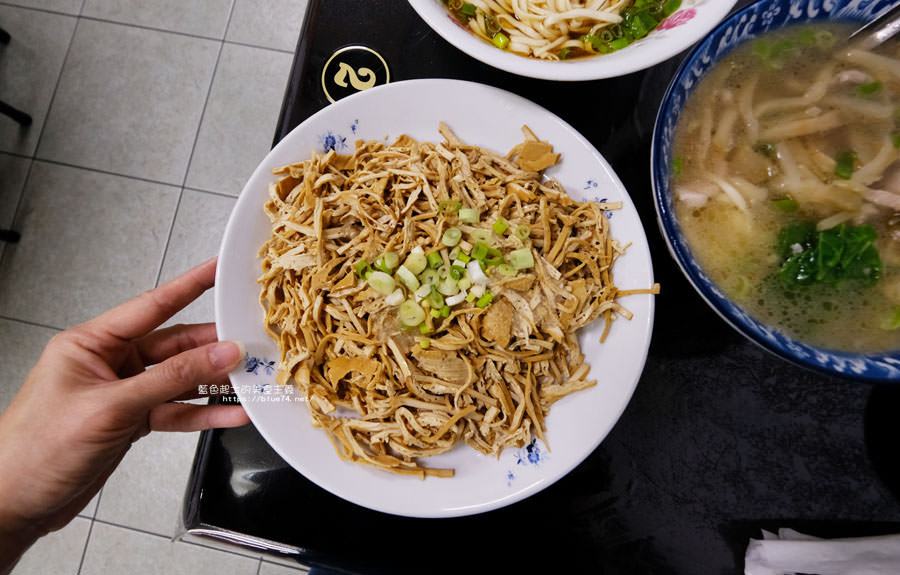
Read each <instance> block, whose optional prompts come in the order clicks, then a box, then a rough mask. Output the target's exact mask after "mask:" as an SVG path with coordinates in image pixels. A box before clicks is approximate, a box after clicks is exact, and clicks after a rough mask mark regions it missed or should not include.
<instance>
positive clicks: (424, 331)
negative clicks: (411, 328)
mask: <svg viewBox="0 0 900 575" xmlns="http://www.w3.org/2000/svg"><path fill="white" fill-rule="evenodd" d="M432 331H434V330H432V329H431V328H430V327H428V324H427V323H420V324H419V333H421V334H422V335H428V334H429V333H431V332H432Z"/></svg>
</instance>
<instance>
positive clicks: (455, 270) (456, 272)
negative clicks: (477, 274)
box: [450, 266, 466, 281]
mask: <svg viewBox="0 0 900 575" xmlns="http://www.w3.org/2000/svg"><path fill="white" fill-rule="evenodd" d="M465 273H466V268H462V267H459V266H450V277H451V278H452V279H454V280H457V281H459V280H461V279H462V277H463V274H465Z"/></svg>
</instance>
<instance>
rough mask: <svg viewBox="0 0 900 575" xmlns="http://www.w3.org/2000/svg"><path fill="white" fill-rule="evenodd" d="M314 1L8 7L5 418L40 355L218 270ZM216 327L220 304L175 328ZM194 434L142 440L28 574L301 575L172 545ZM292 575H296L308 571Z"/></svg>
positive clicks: (2, 289) (1, 65)
mask: <svg viewBox="0 0 900 575" xmlns="http://www.w3.org/2000/svg"><path fill="white" fill-rule="evenodd" d="M305 8H306V0H153V1H150V2H148V1H145V0H0V27H2V28H4V29H5V30H7V31H8V32H9V33H10V34H11V35H12V42H11V43H10V44H9V45H7V46H0V100H3V101H6V102H8V103H10V104H12V105H14V106H16V107H19V108H22V109H24V110H26V111H27V112H29V113H30V114H31V115H32V116H33V117H34V123H33V125H32V126H31V127H29V128H28V129H20V128H19V127H18V126H17V125H16V124H15V123H13V122H12V121H11V120H8V119H7V118H5V117H2V116H0V228H5V227H14V228H15V229H17V230H19V231H20V232H21V233H22V240H21V243H19V244H17V245H0V361H2V362H3V365H4V366H5V368H6V370H5V373H7V377H6V378H5V379H4V380H2V381H0V410H2V409H4V408H5V407H6V406H7V405H8V404H9V401H10V400H11V398H12V396H13V395H14V394H15V392H16V390H17V388H18V386H19V385H20V384H21V382H22V381H23V379H24V378H25V375H26V374H27V373H28V371H29V369H30V368H31V366H32V365H33V364H34V362H35V361H36V360H37V357H38V355H39V354H40V351H41V349H42V348H43V346H44V345H45V343H46V342H47V340H49V339H50V337H52V336H53V334H54V333H56V332H58V331H59V330H61V329H65V328H66V327H68V326H70V325H73V324H74V323H77V322H80V321H83V320H85V319H87V318H89V317H92V316H94V315H96V314H97V313H99V312H101V311H103V310H105V309H107V308H109V307H111V306H113V305H115V304H117V303H120V302H122V301H124V300H127V299H130V298H131V297H133V296H134V295H137V294H138V293H140V292H141V291H143V290H146V289H149V288H151V287H153V286H154V285H156V284H158V283H159V282H162V281H165V280H167V279H170V278H172V277H174V276H175V275H177V274H179V273H180V272H182V271H184V270H186V269H187V268H189V267H191V266H192V265H194V264H196V263H200V262H201V261H203V260H205V259H207V258H208V257H210V256H212V255H214V254H215V253H216V252H217V250H218V245H219V241H220V238H221V235H222V232H223V230H224V227H225V223H226V221H227V219H228V216H229V213H230V211H231V208H232V206H233V205H234V202H235V199H236V197H237V195H238V194H239V193H240V190H241V188H242V186H243V183H244V180H245V179H246V178H247V177H248V176H249V175H250V173H251V171H252V170H253V168H254V167H255V165H256V164H257V163H258V162H259V160H260V159H262V157H263V156H264V155H265V153H266V152H267V150H268V148H269V146H270V144H271V140H272V135H273V133H274V129H275V122H276V120H277V117H278V110H279V107H280V104H281V98H282V96H283V93H284V87H285V83H286V80H287V77H288V73H289V70H290V65H291V61H292V55H293V50H294V46H295V44H296V42H297V35H298V32H299V29H300V25H301V22H302V18H303V14H304V11H305ZM212 319H213V312H212V298H211V294H207V295H205V296H204V297H203V298H201V299H200V300H198V301H197V302H196V303H195V304H193V305H192V306H190V307H189V308H188V309H186V310H184V311H183V312H181V313H180V314H179V315H178V316H176V318H174V320H173V322H198V321H211V320H212ZM196 441H197V435H196V434H151V435H150V436H148V437H146V438H144V439H142V440H141V441H140V442H138V443H137V444H136V445H135V446H134V447H133V448H132V450H131V451H130V452H129V453H128V455H127V456H126V458H125V460H124V461H123V462H122V464H121V466H120V467H119V469H118V470H117V471H116V472H115V474H114V475H113V476H112V477H111V478H110V480H109V482H108V483H107V484H106V486H105V487H104V489H103V490H102V491H101V493H100V494H99V496H98V497H97V498H95V499H94V501H92V502H91V503H90V504H89V505H88V507H87V508H86V509H85V510H84V511H83V512H82V514H81V515H80V516H79V517H78V518H77V519H76V520H75V521H74V522H73V523H71V524H70V525H69V526H67V527H66V528H64V529H62V530H61V531H59V532H57V533H54V534H52V535H51V536H48V537H46V538H44V539H42V540H41V541H40V542H38V544H37V545H36V546H35V547H34V548H33V549H32V550H31V551H29V552H28V554H26V556H25V557H24V558H23V559H22V561H21V562H20V564H19V565H18V567H17V568H16V569H15V571H14V573H15V574H16V575H25V574H31V573H34V574H41V575H45V574H55V573H71V574H75V573H84V574H86V575H93V574H105V573H116V574H118V573H130V574H132V575H143V574H150V573H154V574H155V573H166V574H178V573H185V574H191V575H194V574H203V573H240V574H243V573H246V574H253V573H259V574H281V573H297V572H298V571H297V570H295V569H294V568H292V566H291V563H290V562H288V561H285V560H281V559H277V558H274V557H269V556H266V557H262V556H260V555H259V553H254V552H253V551H250V550H245V549H241V548H228V547H227V546H223V545H219V544H212V543H210V544H204V543H202V542H199V543H198V542H196V541H193V542H185V541H177V542H173V537H175V536H176V535H177V534H178V533H177V518H178V514H179V511H180V507H181V498H182V496H183V493H184V488H185V483H186V480H187V475H188V472H189V467H190V463H191V459H192V457H193V454H194V449H195V446H196ZM293 567H297V566H296V565H293Z"/></svg>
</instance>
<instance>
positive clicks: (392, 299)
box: [384, 288, 403, 305]
mask: <svg viewBox="0 0 900 575" xmlns="http://www.w3.org/2000/svg"><path fill="white" fill-rule="evenodd" d="M402 302H403V288H397V289H395V290H394V291H392V292H391V295H389V296H387V297H386V298H384V303H386V304H388V305H400V304H401V303H402Z"/></svg>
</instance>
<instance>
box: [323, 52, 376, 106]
mask: <svg viewBox="0 0 900 575" xmlns="http://www.w3.org/2000/svg"><path fill="white" fill-rule="evenodd" d="M390 81H391V73H390V70H389V69H388V65H387V62H386V61H385V60H384V58H382V56H381V54H379V53H378V52H376V51H375V50H372V49H371V48H368V47H366V46H345V47H343V48H341V49H340V50H338V51H336V52H335V53H334V54H332V55H331V57H330V58H329V59H328V61H327V62H325V66H324V67H323V68H322V91H323V92H325V97H326V98H328V101H329V102H336V101H338V100H340V99H341V98H344V97H347V96H349V95H350V94H355V93H356V92H361V91H363V90H368V89H370V88H374V87H375V86H379V85H381V84H387V83H389V82H390Z"/></svg>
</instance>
